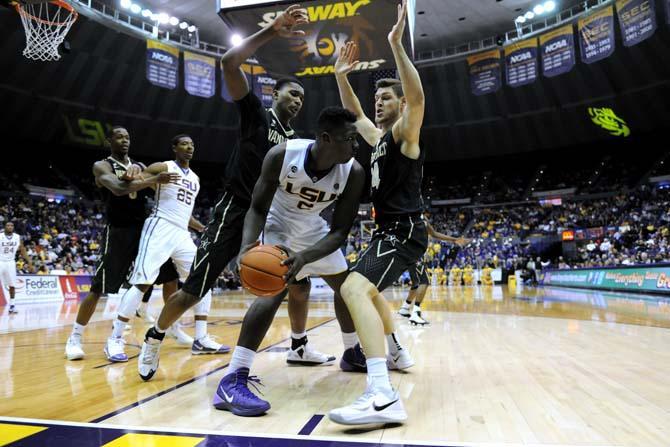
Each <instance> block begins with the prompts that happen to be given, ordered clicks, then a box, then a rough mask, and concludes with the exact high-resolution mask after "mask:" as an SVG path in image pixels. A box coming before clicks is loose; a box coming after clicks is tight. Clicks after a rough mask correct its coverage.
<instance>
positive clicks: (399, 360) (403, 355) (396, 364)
mask: <svg viewBox="0 0 670 447" xmlns="http://www.w3.org/2000/svg"><path fill="white" fill-rule="evenodd" d="M410 366H414V359H413V358H412V356H411V355H409V352H407V350H406V349H401V350H399V351H398V352H397V353H395V354H391V353H389V354H388V355H387V356H386V367H387V368H388V369H407V368H409V367H410Z"/></svg>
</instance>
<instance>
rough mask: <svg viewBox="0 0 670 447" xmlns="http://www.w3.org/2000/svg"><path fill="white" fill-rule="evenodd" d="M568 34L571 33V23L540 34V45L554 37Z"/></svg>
mask: <svg viewBox="0 0 670 447" xmlns="http://www.w3.org/2000/svg"><path fill="white" fill-rule="evenodd" d="M569 34H572V25H565V26H562V27H560V28H558V29H555V30H554V31H551V32H549V33H547V34H542V35H541V36H540V45H544V44H545V43H547V42H549V41H550V40H551V39H555V38H556V37H559V36H564V35H569Z"/></svg>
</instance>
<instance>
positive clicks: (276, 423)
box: [0, 286, 670, 447]
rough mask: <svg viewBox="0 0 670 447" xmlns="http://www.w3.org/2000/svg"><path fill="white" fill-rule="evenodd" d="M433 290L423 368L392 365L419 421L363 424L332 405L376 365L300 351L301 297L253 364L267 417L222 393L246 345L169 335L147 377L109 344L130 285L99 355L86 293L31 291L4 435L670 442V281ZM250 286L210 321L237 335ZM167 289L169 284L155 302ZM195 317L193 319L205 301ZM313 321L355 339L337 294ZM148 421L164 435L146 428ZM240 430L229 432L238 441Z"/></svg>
mask: <svg viewBox="0 0 670 447" xmlns="http://www.w3.org/2000/svg"><path fill="white" fill-rule="evenodd" d="M406 293H407V289H400V288H398V289H393V290H390V291H388V292H387V293H385V295H386V296H387V298H388V300H389V302H390V305H391V306H392V307H393V309H394V310H397V308H398V307H399V305H400V303H401V301H402V299H403V298H404V296H405V294H406ZM428 293H429V295H428V297H427V299H426V303H425V304H424V308H425V311H424V313H425V317H426V319H428V320H429V321H430V322H431V323H432V324H431V325H430V326H429V327H423V328H420V327H412V326H410V325H409V324H408V323H407V321H406V320H405V319H403V318H402V317H400V316H397V317H396V325H397V331H398V333H399V334H400V339H401V342H402V343H403V344H404V345H405V346H406V347H407V348H408V349H409V351H410V352H411V353H412V355H413V357H414V359H415V361H416V365H415V366H414V367H413V368H411V369H410V370H408V371H407V372H392V373H391V378H392V381H393V384H394V386H396V387H397V388H398V389H399V391H400V393H401V396H402V397H403V400H404V403H405V406H406V408H407V411H408V414H409V417H410V418H409V420H408V422H407V423H406V424H404V425H398V426H371V427H356V428H347V427H343V426H339V425H337V424H333V423H331V422H330V421H329V420H328V418H327V416H325V417H324V415H327V413H328V411H329V410H330V409H332V408H334V407H337V406H341V405H344V404H347V403H350V402H351V401H352V400H353V399H355V398H356V397H358V395H359V394H360V393H361V392H362V390H363V388H364V386H365V375H364V374H355V373H344V372H342V371H340V370H339V367H338V364H337V362H336V363H335V364H334V365H331V366H324V367H311V368H309V367H289V366H287V364H286V350H287V349H288V346H289V342H288V340H287V338H288V336H289V335H290V334H289V326H288V318H287V313H286V305H285V304H284V305H282V307H281V308H280V310H279V313H278V317H277V319H276V320H275V323H274V325H273V326H272V328H271V330H270V332H269V333H268V335H267V337H266V338H265V340H264V343H263V346H262V352H260V353H259V354H258V355H257V357H256V362H255V365H254V369H253V371H252V373H253V374H256V375H258V376H259V377H260V378H261V379H262V381H263V384H264V386H263V387H262V391H263V393H264V396H263V397H264V399H266V400H268V401H270V402H271V404H272V408H271V410H270V411H269V412H268V414H266V415H264V416H262V417H256V418H241V417H237V416H234V415H232V414H231V413H228V412H221V411H217V410H215V409H214V408H213V407H212V406H211V398H212V396H213V393H214V391H215V389H216V386H217V384H218V382H219V379H221V377H222V376H223V375H225V374H226V371H227V370H226V368H225V367H226V365H227V364H228V362H229V360H230V354H227V355H222V356H191V354H190V350H189V349H184V348H181V347H178V346H176V345H174V344H173V342H171V341H170V342H166V343H165V344H164V347H163V349H162V351H161V366H160V369H159V372H158V373H157V374H156V377H155V378H154V379H153V380H152V381H151V382H148V383H144V382H142V381H141V379H140V378H139V377H138V375H137V363H136V359H135V358H134V357H133V358H131V360H130V362H128V363H127V364H109V362H108V361H107V360H106V359H105V357H104V354H103V352H102V348H103V345H104V342H105V339H106V337H107V336H108V335H109V332H110V330H111V323H110V320H111V318H112V317H113V315H114V312H115V306H116V304H117V303H118V299H117V298H114V297H110V298H109V299H108V300H106V301H101V303H100V304H99V309H98V310H97V311H96V314H95V316H94V319H93V322H92V323H91V324H89V327H88V328H87V331H86V333H85V337H84V342H85V344H84V349H85V351H86V353H87V357H86V358H85V359H84V360H82V361H76V362H68V361H66V360H65V359H64V356H63V349H64V343H65V341H66V339H67V337H68V335H69V333H70V330H71V324H72V322H73V321H74V318H75V316H76V304H60V303H59V304H42V305H22V306H19V312H20V313H19V314H18V315H12V316H9V315H8V314H7V309H1V312H0V446H3V445H11V446H12V447H14V446H32V445H48V444H46V443H45V440H46V439H47V438H45V436H47V435H48V434H50V433H59V436H66V437H71V436H75V434H72V435H69V434H63V433H69V432H68V430H70V431H73V433H74V432H76V436H84V434H85V433H88V432H89V431H91V433H93V432H95V433H97V434H95V435H91V436H92V437H91V439H92V441H90V442H89V441H86V442H84V441H81V442H79V445H82V446H84V445H85V446H88V445H89V444H90V445H96V446H102V445H105V446H107V445H112V446H116V447H118V446H125V445H128V446H131V445H132V446H135V445H137V446H141V445H142V446H143V445H151V446H182V445H184V446H187V445H193V446H195V445H208V446H209V445H219V444H218V443H217V441H216V439H218V438H217V435H226V436H227V435H232V434H236V435H239V436H240V438H239V439H240V440H241V441H239V442H240V443H241V444H244V445H245V446H246V445H255V444H254V442H253V440H254V439H255V440H258V439H259V438H258V436H270V437H271V438H276V439H284V440H289V441H290V442H291V443H292V445H293V444H295V443H296V442H298V441H299V442H304V441H310V445H312V444H318V443H320V442H321V441H323V440H339V441H342V442H344V443H346V442H350V441H365V442H369V443H375V444H379V443H399V444H411V443H417V444H429V445H445V446H457V445H498V444H503V445H542V446H556V445H580V446H582V445H592V446H668V445H670V297H668V298H665V299H664V298H663V297H658V296H656V297H654V296H642V295H633V294H630V295H626V294H620V293H607V292H592V291H583V290H572V289H560V288H537V289H534V288H522V287H519V288H517V289H514V290H510V289H508V288H507V287H501V286H494V287H434V288H432V289H430V290H429V292H428ZM250 301H251V297H250V296H249V295H246V294H244V293H240V292H235V293H225V294H223V295H219V296H216V297H215V299H214V305H213V309H212V313H211V315H210V325H209V330H210V333H212V334H213V335H215V336H216V337H217V338H218V340H219V341H220V342H222V343H225V344H228V345H231V346H233V345H234V344H235V341H236V339H237V335H238V333H239V328H240V322H241V319H242V317H243V315H244V312H245V310H246V308H247V307H248V305H249V303H250ZM160 305H161V299H160V298H159V296H158V293H156V296H155V297H154V299H153V300H152V312H153V313H157V312H158V311H159V310H160ZM183 321H184V324H185V325H186V330H187V332H191V333H192V328H191V327H190V326H192V317H191V316H189V315H188V314H187V316H186V317H185V318H184V320H183ZM308 327H309V328H310V330H309V339H310V342H311V343H312V344H313V345H314V346H315V347H316V348H317V349H319V350H321V351H324V352H329V353H333V354H335V355H337V356H338V360H339V356H340V354H341V351H342V342H341V337H340V335H339V328H338V326H337V322H336V320H335V319H334V309H333V305H332V297H331V296H330V295H328V294H318V295H316V296H315V297H313V300H312V303H311V307H310V318H309V322H308ZM146 328H147V325H146V324H145V323H143V322H141V321H139V320H137V321H134V322H133V326H132V330H131V331H130V332H129V333H127V334H126V341H127V343H128V349H127V352H128V353H129V355H133V356H135V355H137V353H138V352H139V344H140V340H141V337H142V335H143V333H144V331H145V330H146ZM17 418H18V419H17ZM24 418H27V419H24ZM82 423H84V424H82ZM96 430H97V431H96ZM156 431H157V432H160V433H161V434H156V433H155V432H156ZM117 432H118V433H120V434H118V436H117V435H113V433H117ZM126 435H128V436H130V438H127V436H126ZM145 435H146V436H149V437H150V438H151V437H152V436H153V437H154V438H155V439H154V438H151V439H154V440H150V441H147V440H146V439H144V438H142V439H144V440H138V439H139V438H137V437H138V436H139V437H140V438H141V437H142V436H145ZM40 436H42V437H43V438H40ZM76 436H75V437H76ZM115 436H116V437H115ZM161 436H162V437H163V438H165V439H163V438H161ZM158 438H160V439H163V441H158V440H156V439H158ZM168 438H169V439H168ZM73 439H74V438H73ZM82 439H84V438H82ZM87 439H88V438H87ZM147 439H149V438H147ZM205 439H206V440H207V441H203V440H205ZM226 439H227V440H224V441H221V442H223V444H226V445H230V444H231V441H230V438H226ZM249 440H251V441H249ZM203 442H204V443H203ZM267 442H269V441H267V439H266V441H264V442H263V444H264V445H265V444H267ZM273 442H274V441H273ZM287 442H288V441H287ZM329 442H330V441H329ZM223 444H221V445H223ZM233 444H237V443H233ZM53 445H74V444H68V443H66V444H53ZM331 445H332V442H331Z"/></svg>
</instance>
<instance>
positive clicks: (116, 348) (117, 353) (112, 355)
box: [105, 337, 128, 363]
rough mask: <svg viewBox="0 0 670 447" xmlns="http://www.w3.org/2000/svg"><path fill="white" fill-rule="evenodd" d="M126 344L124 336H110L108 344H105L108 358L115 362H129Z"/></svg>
mask: <svg viewBox="0 0 670 447" xmlns="http://www.w3.org/2000/svg"><path fill="white" fill-rule="evenodd" d="M125 345H126V344H125V342H124V341H123V339H122V338H113V337H110V338H108V339H107V344H106V345H105V355H106V356H107V360H109V361H110V362H114V363H119V362H127V361H128V356H127V355H126V352H125V351H124V348H125Z"/></svg>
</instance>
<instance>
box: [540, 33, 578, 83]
mask: <svg viewBox="0 0 670 447" xmlns="http://www.w3.org/2000/svg"><path fill="white" fill-rule="evenodd" d="M540 54H541V57H542V74H543V75H544V76H546V77H547V78H553V77H554V76H558V75H562V74H563V73H567V72H569V71H570V70H572V67H574V66H575V39H574V35H573V32H572V25H566V26H562V27H561V28H558V29H557V30H554V31H552V32H550V33H547V34H543V35H542V36H540Z"/></svg>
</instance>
